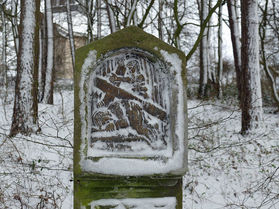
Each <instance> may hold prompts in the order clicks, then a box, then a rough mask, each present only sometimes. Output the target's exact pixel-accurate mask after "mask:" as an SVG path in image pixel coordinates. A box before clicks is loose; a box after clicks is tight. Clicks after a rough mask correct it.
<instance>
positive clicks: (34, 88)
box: [10, 0, 40, 136]
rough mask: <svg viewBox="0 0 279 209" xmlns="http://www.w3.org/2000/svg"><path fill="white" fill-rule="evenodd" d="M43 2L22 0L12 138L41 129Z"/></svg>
mask: <svg viewBox="0 0 279 209" xmlns="http://www.w3.org/2000/svg"><path fill="white" fill-rule="evenodd" d="M39 12H40V0H36V1H34V0H21V15H20V16H21V18H20V23H21V24H20V25H21V29H20V36H19V51H18V59H17V77H16V85H15V99H14V109H13V117H12V125H11V130H10V135H11V136H14V135H16V134H17V133H22V134H29V133H30V132H33V131H35V129H37V125H38V98H37V94H38V54H39V51H38V50H39V49H38V44H39V43H38V41H39V40H38V39H39Z"/></svg>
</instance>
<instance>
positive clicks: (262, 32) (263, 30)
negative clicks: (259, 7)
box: [259, 0, 279, 108]
mask: <svg viewBox="0 0 279 209" xmlns="http://www.w3.org/2000/svg"><path fill="white" fill-rule="evenodd" d="M268 3H269V1H268V0H266V2H265V7H264V9H263V11H262V12H263V14H262V22H261V23H260V30H259V31H260V33H259V34H260V42H261V55H262V56H261V61H262V65H263V69H264V71H265V73H266V75H267V78H268V80H269V82H270V86H271V89H272V95H273V98H274V100H275V102H276V104H277V107H278V108H279V94H278V92H277V87H276V77H274V76H273V74H272V73H271V71H270V68H269V67H268V64H267V59H266V51H265V38H266V26H267V15H268Z"/></svg>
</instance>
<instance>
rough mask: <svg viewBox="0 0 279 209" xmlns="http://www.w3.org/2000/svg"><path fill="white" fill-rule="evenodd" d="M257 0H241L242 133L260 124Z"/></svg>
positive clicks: (260, 97)
mask: <svg viewBox="0 0 279 209" xmlns="http://www.w3.org/2000/svg"><path fill="white" fill-rule="evenodd" d="M257 8H258V1H257V0H242V1H241V17H242V18H241V28H242V39H241V40H242V43H241V44H242V45H241V61H242V82H243V89H242V92H243V93H242V97H241V101H242V102H241V104H242V105H241V107H242V130H241V131H242V133H243V134H245V133H247V132H249V131H250V130H253V129H255V128H257V127H259V126H260V125H261V122H262V119H263V116H262V92H261V82H260V67H259V40H258V32H259V30H258V29H259V26H258V13H257V11H258V9H257Z"/></svg>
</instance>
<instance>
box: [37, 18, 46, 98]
mask: <svg viewBox="0 0 279 209" xmlns="http://www.w3.org/2000/svg"><path fill="white" fill-rule="evenodd" d="M39 36H40V38H39V68H38V81H39V84H38V86H39V89H38V90H39V92H38V101H39V102H42V100H43V98H44V94H45V83H46V69H47V24H46V17H45V15H44V14H41V15H40V30H39Z"/></svg>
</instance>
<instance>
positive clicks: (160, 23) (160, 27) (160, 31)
mask: <svg viewBox="0 0 279 209" xmlns="http://www.w3.org/2000/svg"><path fill="white" fill-rule="evenodd" d="M162 12H163V0H159V11H158V35H159V39H161V40H163V19H162Z"/></svg>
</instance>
